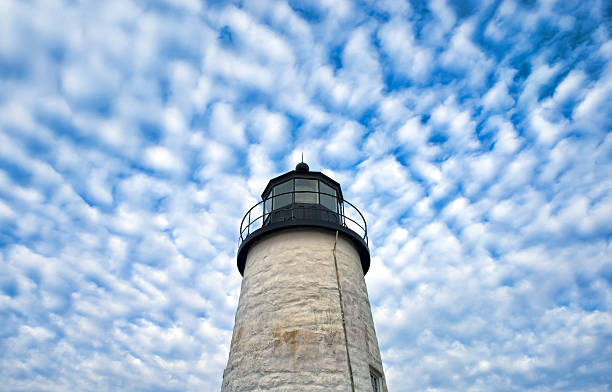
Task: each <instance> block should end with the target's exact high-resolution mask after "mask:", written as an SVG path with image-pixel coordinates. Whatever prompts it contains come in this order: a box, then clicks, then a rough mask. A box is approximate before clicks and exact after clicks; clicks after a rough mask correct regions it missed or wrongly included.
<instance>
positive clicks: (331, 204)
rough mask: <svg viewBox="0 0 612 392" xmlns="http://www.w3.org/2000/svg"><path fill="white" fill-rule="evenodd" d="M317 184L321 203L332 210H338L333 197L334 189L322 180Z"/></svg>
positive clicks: (334, 194)
mask: <svg viewBox="0 0 612 392" xmlns="http://www.w3.org/2000/svg"><path fill="white" fill-rule="evenodd" d="M319 186H320V187H321V196H320V197H321V205H322V206H323V207H326V208H329V209H330V210H332V211H333V212H338V202H337V200H336V197H335V196H336V190H335V189H334V188H332V187H331V186H329V185H327V184H326V183H324V182H319ZM325 193H327V194H325ZM330 195H333V196H330Z"/></svg>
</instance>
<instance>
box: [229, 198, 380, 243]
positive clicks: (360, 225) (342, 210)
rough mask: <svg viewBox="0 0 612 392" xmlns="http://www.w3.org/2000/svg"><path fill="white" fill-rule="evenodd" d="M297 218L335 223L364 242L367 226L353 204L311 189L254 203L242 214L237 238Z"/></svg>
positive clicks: (242, 237)
mask: <svg viewBox="0 0 612 392" xmlns="http://www.w3.org/2000/svg"><path fill="white" fill-rule="evenodd" d="M300 220H302V221H321V222H325V223H331V224H338V225H340V226H343V227H346V228H348V229H350V230H352V231H354V232H355V233H356V234H357V235H358V236H360V237H361V238H362V239H363V240H364V242H365V243H366V246H367V245H368V226H367V224H366V220H365V218H364V217H363V215H362V214H361V212H360V211H359V210H358V209H357V207H355V206H354V205H353V204H351V203H350V202H348V201H346V200H343V199H341V198H339V197H338V196H336V195H334V194H330V193H325V192H314V191H292V192H285V193H279V194H277V195H274V196H270V197H268V198H267V199H264V200H262V201H260V202H259V203H257V204H255V205H254V206H253V207H251V208H250V209H249V211H247V213H246V214H245V215H244V217H243V218H242V222H241V223H240V241H241V242H242V241H244V240H245V239H246V238H247V237H248V236H249V235H250V234H251V233H253V232H255V231H256V230H259V229H261V228H263V227H265V226H266V225H270V224H273V223H280V222H296V223H297V222H299V221H300Z"/></svg>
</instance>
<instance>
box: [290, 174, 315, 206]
mask: <svg viewBox="0 0 612 392" xmlns="http://www.w3.org/2000/svg"><path fill="white" fill-rule="evenodd" d="M317 184H318V181H317V180H306V179H304V178H296V179H295V192H296V193H295V202H296V203H311V204H316V203H318V202H319V200H318V197H317V193H316V192H318V190H317V188H318V187H317Z"/></svg>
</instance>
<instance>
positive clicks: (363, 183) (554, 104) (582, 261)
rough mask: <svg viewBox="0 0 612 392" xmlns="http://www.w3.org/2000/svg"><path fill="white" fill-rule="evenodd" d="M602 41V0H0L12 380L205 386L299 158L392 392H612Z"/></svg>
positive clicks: (0, 231)
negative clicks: (340, 221) (246, 268)
mask: <svg viewBox="0 0 612 392" xmlns="http://www.w3.org/2000/svg"><path fill="white" fill-rule="evenodd" d="M611 35H612V7H611V6H610V3H609V2H606V1H604V0H600V1H597V0H594V1H569V0H564V1H527V0H524V1H519V0H499V1H494V0H484V1H477V0H452V1H451V0H448V1H445V0H430V1H417V0H414V1H410V2H408V1H406V2H404V1H400V0H382V1H368V0H362V1H346V0H318V1H317V0H312V1H307V0H304V1H300V0H295V1H293V0H291V1H288V2H287V1H268V0H265V1H264V0H257V1H244V2H242V1H238V2H229V1H227V2H225V1H208V2H205V1H199V0H159V1H139V0H108V1H76V0H44V1H43V0H41V1H35V0H0V379H1V380H2V383H1V384H0V391H69V390H70V391H218V390H219V388H220V385H221V380H222V374H223V369H224V367H225V365H226V361H227V356H228V352H229V346H230V339H231V334H232V328H233V322H234V314H235V310H236V306H237V303H238V297H239V293H240V284H241V276H240V274H239V273H238V270H237V268H236V251H237V247H238V243H239V236H238V231H239V225H240V220H241V218H242V216H243V214H244V213H245V212H246V211H247V210H248V209H249V208H250V207H251V206H252V205H254V204H255V203H257V202H258V201H259V200H260V194H261V192H262V191H263V189H264V187H265V185H266V184H267V181H268V180H269V179H270V178H273V177H275V176H277V175H280V174H282V173H284V172H286V171H289V170H292V169H293V168H294V167H295V165H296V163H298V162H299V161H300V160H301V154H302V153H303V154H304V160H305V161H306V162H307V163H308V164H309V165H310V168H311V170H315V171H322V172H324V173H325V174H327V175H329V176H331V177H332V178H334V179H335V180H337V181H338V182H340V184H341V185H342V187H343V193H344V196H345V198H346V200H348V201H350V202H352V203H353V204H354V205H356V206H357V207H358V208H359V209H360V210H361V211H362V212H363V213H364V215H365V217H366V219H367V222H368V234H369V240H370V252H371V255H372V264H371V268H370V271H369V272H368V274H367V275H366V282H367V286H368V291H369V296H370V302H371V305H372V313H373V317H374V322H375V327H376V331H377V335H378V340H379V344H380V348H381V354H382V360H383V364H384V370H385V374H386V378H387V384H388V387H389V391H393V392H407V391H538V392H544V391H611V390H612V242H611V239H612V135H611V131H612V113H611V112H612V111H611V110H610V102H612V37H611ZM606 102H608V103H607V104H606Z"/></svg>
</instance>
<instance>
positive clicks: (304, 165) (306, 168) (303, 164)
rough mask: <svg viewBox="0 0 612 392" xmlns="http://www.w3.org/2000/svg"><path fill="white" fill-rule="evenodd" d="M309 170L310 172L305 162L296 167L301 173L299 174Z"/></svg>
mask: <svg viewBox="0 0 612 392" xmlns="http://www.w3.org/2000/svg"><path fill="white" fill-rule="evenodd" d="M308 170H310V168H309V167H308V165H307V164H305V163H304V162H300V163H298V164H297V166H296V167H295V171H299V172H307V171H308Z"/></svg>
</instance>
